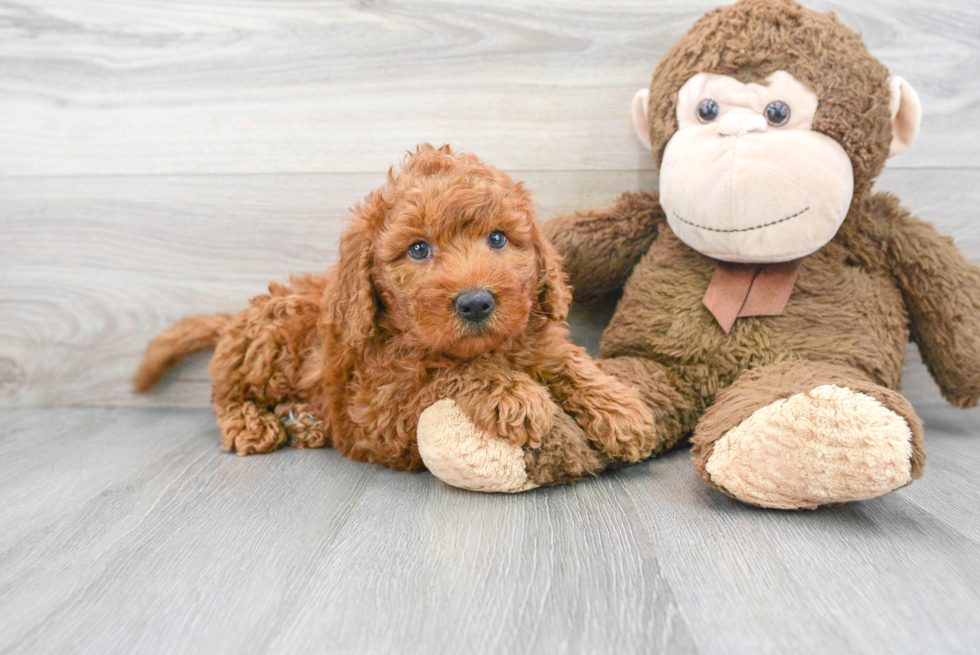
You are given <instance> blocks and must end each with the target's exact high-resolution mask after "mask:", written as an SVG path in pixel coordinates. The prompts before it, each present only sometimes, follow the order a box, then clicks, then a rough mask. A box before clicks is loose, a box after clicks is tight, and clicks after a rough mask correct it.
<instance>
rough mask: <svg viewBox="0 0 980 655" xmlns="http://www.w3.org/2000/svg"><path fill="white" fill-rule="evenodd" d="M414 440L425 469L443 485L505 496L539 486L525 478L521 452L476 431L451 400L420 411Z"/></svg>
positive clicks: (504, 441)
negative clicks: (499, 493) (501, 493)
mask: <svg viewBox="0 0 980 655" xmlns="http://www.w3.org/2000/svg"><path fill="white" fill-rule="evenodd" d="M417 437H418V445H419V454H420V455H421V456H422V461H423V462H424V463H425V466H426V468H427V469H429V471H430V472H431V473H432V474H433V475H434V476H436V477H437V478H439V479H440V480H442V481H443V482H445V483H446V484H449V485H452V486H454V487H459V488H460V489H468V490H470V491H484V492H505V493H514V492H518V491H527V490H528V489H533V488H535V487H537V486H538V485H537V484H535V483H534V482H532V481H531V480H530V479H529V478H528V474H527V469H526V468H525V464H524V449H523V448H522V447H520V446H518V445H515V444H512V443H511V442H510V441H508V440H506V439H501V438H497V437H494V436H491V435H488V434H487V433H486V432H484V431H482V430H480V429H479V428H477V427H476V425H474V423H473V421H471V420H470V419H469V417H467V416H466V414H464V413H463V412H462V410H460V409H459V407H457V406H456V403H455V402H454V401H453V400H450V399H448V398H447V399H443V400H439V401H437V402H435V403H433V404H432V406H430V407H428V408H427V409H426V410H425V411H423V412H422V415H421V416H420V417H419V424H418V430H417Z"/></svg>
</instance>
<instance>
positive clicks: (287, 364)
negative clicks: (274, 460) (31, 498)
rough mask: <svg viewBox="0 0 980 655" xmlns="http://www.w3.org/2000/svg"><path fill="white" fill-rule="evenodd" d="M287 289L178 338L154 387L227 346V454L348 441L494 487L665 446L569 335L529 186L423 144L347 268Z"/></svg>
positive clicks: (408, 465)
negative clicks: (200, 355)
mask: <svg viewBox="0 0 980 655" xmlns="http://www.w3.org/2000/svg"><path fill="white" fill-rule="evenodd" d="M269 290H270V294H269V295H263V296H259V297H257V298H254V299H253V300H252V301H251V305H250V307H249V308H248V309H246V310H244V311H243V312H241V313H240V314H238V315H237V316H231V315H217V316H201V317H192V318H187V319H184V320H183V321H181V322H179V323H178V324H177V325H176V326H174V327H173V328H171V329H170V330H168V331H166V332H164V333H163V334H161V335H160V336H159V337H158V338H157V339H156V340H154V341H153V342H152V343H151V344H150V345H149V347H148V349H147V353H146V357H145V359H144V361H143V364H142V366H141V367H140V369H139V371H138V373H137V374H136V379H135V386H136V389H137V391H141V392H142V391H146V390H149V389H150V388H151V387H152V386H153V385H154V384H156V382H157V381H158V380H159V379H160V378H161V377H162V376H163V374H164V373H165V372H166V370H167V369H168V368H169V367H170V366H172V365H173V364H174V363H176V362H177V361H178V360H179V359H180V358H182V357H184V356H186V355H188V354H189V353H191V352H194V351H196V350H201V349H204V348H208V347H212V346H213V347H214V348H215V354H214V358H213V360H212V362H211V366H210V372H211V375H212V378H213V384H214V389H213V397H212V399H213V402H214V409H215V414H216V416H217V419H218V426H219V428H220V430H221V437H222V445H223V447H224V449H225V450H233V451H237V452H238V453H239V454H242V455H246V454H249V453H263V452H269V451H272V450H275V449H276V448H279V447H281V446H283V445H287V444H288V445H293V446H296V447H300V448H303V447H318V446H332V447H334V448H337V449H338V450H339V451H340V452H342V453H343V454H344V455H346V456H347V457H350V458H352V459H357V460H363V461H368V462H377V463H379V464H384V465H385V466H389V467H392V468H398V469H407V470H421V469H423V468H425V466H426V465H429V468H430V469H431V470H433V472H434V473H436V475H438V476H439V477H442V478H443V479H444V480H446V481H447V482H449V483H450V484H455V485H457V486H461V487H467V488H472V489H480V490H487V491H517V490H522V489H527V488H532V487H534V486H539V485H545V484H555V483H559V482H568V481H572V480H575V479H577V478H580V477H582V476H585V475H590V474H595V473H597V472H598V471H600V470H602V469H603V468H605V467H607V466H609V465H611V464H617V463H620V462H632V461H637V460H639V459H642V458H643V457H646V456H648V455H649V454H650V453H651V451H652V448H653V442H652V439H651V437H652V435H653V434H654V430H653V424H652V418H651V414H650V412H649V410H647V409H646V408H645V406H644V405H643V403H642V402H641V401H640V399H639V397H638V395H637V393H636V391H635V390H633V389H631V388H629V387H626V386H624V385H623V384H622V383H620V382H618V381H616V380H615V379H614V378H612V377H610V376H609V375H606V374H604V373H602V372H601V371H600V370H599V369H598V368H596V366H595V364H593V362H592V360H591V358H590V357H589V356H588V355H587V354H586V353H585V351H584V350H582V349H581V348H579V347H577V346H575V345H573V344H572V343H571V342H570V341H569V340H568V333H567V328H566V326H565V324H564V320H565V317H566V314H567V311H568V305H569V302H570V299H571V293H570V291H569V288H568V287H567V286H566V284H565V281H564V279H563V276H562V272H561V269H560V267H559V259H558V256H557V254H556V253H555V251H554V249H553V248H552V247H551V245H550V244H549V243H548V242H547V241H546V240H545V239H544V238H543V236H542V232H541V230H540V228H539V226H538V223H537V221H536V219H535V212H534V209H533V205H532V201H531V198H530V196H529V194H528V192H527V191H526V190H525V189H524V188H523V187H522V186H521V184H519V183H514V182H513V181H512V180H511V179H510V178H509V177H508V176H507V175H505V174H504V173H501V172H500V171H498V170H496V169H494V168H493V167H491V166H488V165H487V164H484V163H483V162H481V161H480V160H479V159H477V158H476V157H475V156H473V155H470V154H466V153H455V152H453V151H452V150H451V149H450V148H449V147H448V146H443V147H441V148H438V149H436V148H433V147H432V146H429V145H422V146H419V147H418V148H417V150H416V151H415V152H414V153H409V155H408V156H407V157H406V158H405V160H404V162H403V163H402V166H401V170H400V172H398V173H397V174H395V173H394V172H392V171H389V174H388V179H387V182H386V183H385V185H384V186H382V187H381V188H380V189H378V190H377V191H375V192H373V193H371V194H370V195H369V196H368V197H367V199H366V200H365V201H364V202H363V203H361V204H360V205H358V206H357V207H355V208H354V210H353V216H352V217H351V220H350V225H349V227H348V228H347V230H346V231H345V233H344V234H343V236H342V237H341V239H340V248H339V261H338V262H337V263H336V265H335V266H334V267H333V268H332V269H331V270H330V271H328V272H327V273H326V274H320V275H304V276H297V277H293V278H292V279H291V280H290V283H289V284H288V285H279V284H272V285H270V287H269ZM426 410H428V411H427V412H426V421H425V425H424V426H423V428H424V430H422V431H421V432H419V438H422V439H423V442H424V443H423V447H422V453H421V454H420V447H419V440H418V439H417V437H416V435H417V431H418V429H419V423H420V416H421V415H422V414H423V412H424V411H426ZM423 433H424V434H423ZM423 459H424V460H425V461H423Z"/></svg>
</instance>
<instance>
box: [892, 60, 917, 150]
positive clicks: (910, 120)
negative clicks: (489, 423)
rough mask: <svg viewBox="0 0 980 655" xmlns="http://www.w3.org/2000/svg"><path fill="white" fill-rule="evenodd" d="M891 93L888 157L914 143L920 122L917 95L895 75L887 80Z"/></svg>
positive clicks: (906, 83)
mask: <svg viewBox="0 0 980 655" xmlns="http://www.w3.org/2000/svg"><path fill="white" fill-rule="evenodd" d="M888 90H889V91H890V92H891V95H892V97H891V105H890V109H891V116H892V145H891V148H889V149H888V156H889V157H894V156H895V155H897V154H898V153H900V152H902V151H903V150H905V149H906V148H908V147H909V146H910V145H912V142H913V141H915V136H916V135H917V134H918V133H919V122H920V121H921V120H922V105H920V104H919V94H918V93H916V92H915V89H913V88H912V86H911V85H910V84H909V83H908V82H906V81H905V80H903V79H902V78H901V77H898V76H897V75H896V76H894V77H892V78H890V79H889V80H888Z"/></svg>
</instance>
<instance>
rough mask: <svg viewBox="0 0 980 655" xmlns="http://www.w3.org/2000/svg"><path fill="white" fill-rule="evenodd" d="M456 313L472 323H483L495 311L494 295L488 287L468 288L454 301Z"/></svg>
mask: <svg viewBox="0 0 980 655" xmlns="http://www.w3.org/2000/svg"><path fill="white" fill-rule="evenodd" d="M453 304H454V305H455V306H456V313H457V314H459V315H460V316H461V317H463V318H465V319H466V320H467V321H469V322H470V323H481V322H483V320H484V319H485V318H486V317H487V316H490V312H492V311H493V306H494V304H495V303H494V300H493V296H492V295H491V294H490V292H489V291H487V290H486V289H468V290H466V291H464V292H463V293H461V294H459V295H458V296H456V299H455V300H454V301H453Z"/></svg>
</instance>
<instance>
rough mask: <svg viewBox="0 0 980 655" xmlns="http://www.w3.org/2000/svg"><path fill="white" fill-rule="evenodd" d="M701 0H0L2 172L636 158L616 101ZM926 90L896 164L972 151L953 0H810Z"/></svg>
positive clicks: (976, 47) (641, 78) (974, 35)
mask: <svg viewBox="0 0 980 655" xmlns="http://www.w3.org/2000/svg"><path fill="white" fill-rule="evenodd" d="M716 4H718V3H717V0H697V1H693V2H692V1H689V0H683V1H682V0H661V1H650V0H614V1H612V2H603V3H588V2H554V1H551V2H532V3H519V2H502V3H489V2H483V3H467V4H461V3H444V2H427V3H407V2H379V3H374V2H372V3H358V4H354V3H349V2H303V3H297V2H291V3H264V2H254V1H242V2H222V1H220V0H206V1H203V2H197V1H194V2H188V1H186V0H181V1H177V2H171V1H164V0H135V1H128V0H127V1H121V0H114V1H113V0H110V1H105V0H44V1H41V0H34V1H25V0H21V1H10V0H6V1H4V2H0V96H2V97H3V99H4V101H3V103H0V143H2V144H3V147H2V148H0V174H2V175H8V176H25V175H93V174H101V175H114V174H122V175H132V174H188V173H196V174H204V173H209V174H210V173H298V172H304V173H311V172H316V173H320V172H326V173H347V172H363V173H373V172H375V171H378V170H379V167H380V166H383V165H384V163H386V162H388V161H389V160H391V159H393V158H394V157H395V156H396V155H397V153H398V152H400V151H401V150H403V149H404V148H407V147H410V146H412V145H414V144H415V143H416V142H419V141H435V142H443V141H448V142H451V143H453V144H455V145H456V146H458V147H463V148H468V149H471V150H474V151H475V152H478V153H480V154H481V155H482V156H484V157H486V158H488V159H489V160H491V161H493V162H495V163H496V164H498V165H499V166H501V167H503V168H505V169H510V170H565V171H569V170H597V171H606V170H638V169H642V170H650V169H651V168H652V166H651V163H650V161H649V157H647V156H646V154H645V153H644V152H643V151H642V150H641V148H640V147H639V146H638V144H637V142H636V139H635V137H634V135H633V131H632V127H631V125H630V122H629V119H628V116H629V111H628V110H629V104H630V100H631V98H632V96H633V94H634V93H635V92H636V90H637V89H639V88H642V87H645V86H648V85H649V82H650V76H651V74H652V71H653V68H654V67H655V65H656V63H657V61H658V60H659V59H660V57H661V55H662V54H663V53H664V52H665V51H666V49H667V48H668V47H669V46H670V45H671V44H672V43H673V42H674V41H676V40H677V38H678V37H680V36H681V35H682V34H683V33H684V32H685V31H686V30H687V29H688V27H689V26H690V24H691V23H692V22H693V21H694V20H695V19H696V18H697V17H698V16H700V15H701V14H702V13H703V12H704V11H705V10H707V9H709V8H711V7H713V6H715V5H716ZM809 4H810V5H811V6H812V7H813V8H815V9H821V10H834V11H835V12H836V13H837V14H838V15H839V16H840V18H841V20H842V21H843V22H845V23H846V24H847V25H849V26H851V27H852V28H854V29H856V30H859V31H861V32H862V33H863V35H864V38H865V40H866V41H867V43H868V45H869V46H870V48H871V50H872V52H874V53H875V55H876V56H878V57H879V58H880V59H881V60H882V61H883V62H884V63H885V64H886V65H887V66H889V68H890V69H891V70H892V72H894V73H896V74H900V75H902V76H904V77H905V78H906V79H908V80H909V82H910V83H911V84H912V85H913V86H914V87H915V88H916V89H917V90H918V92H919V94H920V96H921V97H922V102H923V107H924V110H925V118H924V122H923V129H922V138H921V139H920V141H919V143H918V144H917V145H916V147H915V149H914V150H912V151H910V152H909V153H907V154H905V155H903V156H902V157H901V158H899V159H897V160H896V162H895V165H896V166H897V167H913V168H921V167H948V166H972V165H973V164H974V162H975V158H976V155H975V153H976V151H977V150H978V148H980V136H978V133H977V130H976V129H975V127H974V126H975V120H974V116H973V114H974V112H973V111H972V108H973V107H975V106H976V105H977V104H978V103H980V77H978V76H977V75H976V74H974V73H972V71H976V70H978V69H980V36H978V35H980V13H978V12H977V11H976V5H975V3H973V2H970V1H966V0H963V1H959V2H957V1H953V0H945V1H940V2H937V1H935V0H904V1H903V2H899V3H895V2H892V1H891V0H887V1H886V0H873V1H868V2H861V3H855V2H847V1H846V0H832V1H831V0H814V1H813V2H811V3H809Z"/></svg>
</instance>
